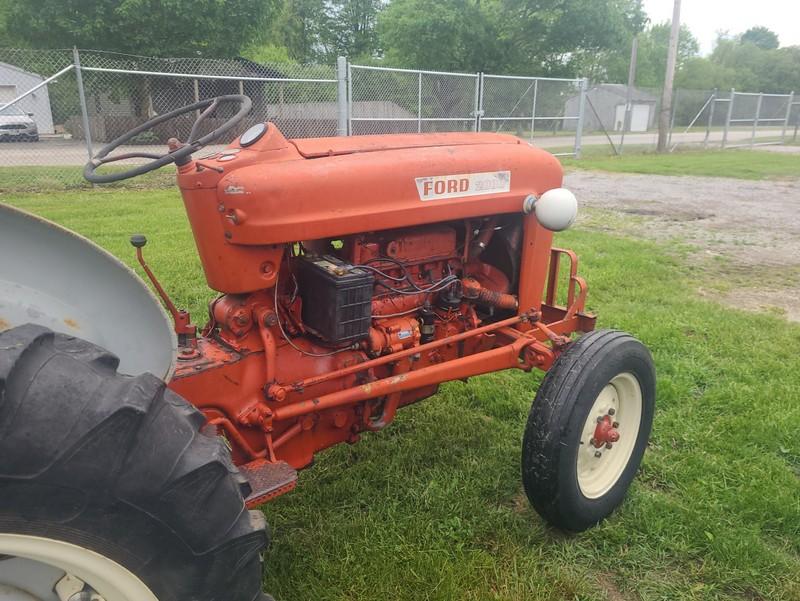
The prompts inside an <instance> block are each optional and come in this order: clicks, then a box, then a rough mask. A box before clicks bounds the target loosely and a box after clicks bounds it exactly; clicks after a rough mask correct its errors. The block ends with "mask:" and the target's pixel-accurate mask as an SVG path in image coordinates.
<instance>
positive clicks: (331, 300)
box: [297, 255, 374, 343]
mask: <svg viewBox="0 0 800 601" xmlns="http://www.w3.org/2000/svg"><path fill="white" fill-rule="evenodd" d="M298 263H299V268H298V270H297V279H298V287H299V289H300V297H301V298H302V299H303V323H304V324H305V325H306V326H307V327H308V328H310V329H311V330H313V331H314V332H315V333H316V334H317V335H318V336H320V337H321V338H323V339H324V340H327V341H328V342H333V343H340V342H349V341H355V340H360V339H362V338H365V337H366V336H367V335H368V334H369V328H370V323H371V321H372V286H373V279H374V278H373V276H372V273H371V272H369V271H368V270H366V269H361V268H359V267H357V266H354V265H351V264H349V263H346V262H344V261H342V260H341V259H338V258H336V257H333V256H330V255H324V256H303V257H300V259H299V261H298Z"/></svg>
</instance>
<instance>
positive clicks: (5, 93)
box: [0, 63, 53, 134]
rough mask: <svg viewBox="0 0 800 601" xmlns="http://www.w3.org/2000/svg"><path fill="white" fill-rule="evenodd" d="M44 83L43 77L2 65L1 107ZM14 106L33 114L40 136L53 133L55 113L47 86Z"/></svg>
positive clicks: (0, 72) (0, 84)
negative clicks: (51, 106) (51, 108)
mask: <svg viewBox="0 0 800 601" xmlns="http://www.w3.org/2000/svg"><path fill="white" fill-rule="evenodd" d="M43 81H44V77H42V76H41V75H37V74H36V73H31V72H30V71H24V70H23V69H20V68H19V67H15V66H14V65H9V64H8V63H0V106H2V105H3V104H5V103H7V102H9V101H11V100H14V98H16V97H17V96H19V95H20V94H23V93H24V92H27V91H28V90H30V89H31V88H33V87H34V86H36V85H37V84H40V83H42V82H43ZM14 106H16V107H18V108H20V109H21V110H23V111H25V112H26V113H32V114H33V117H32V118H33V120H34V121H36V125H37V127H38V128H39V133H40V134H52V133H53V113H52V111H51V110H50V95H49V94H48V92H47V86H43V87H41V88H39V89H38V90H36V91H35V92H33V93H32V94H29V95H28V96H26V97H25V98H23V99H22V100H20V101H19V102H17V103H16V104H15V105H14Z"/></svg>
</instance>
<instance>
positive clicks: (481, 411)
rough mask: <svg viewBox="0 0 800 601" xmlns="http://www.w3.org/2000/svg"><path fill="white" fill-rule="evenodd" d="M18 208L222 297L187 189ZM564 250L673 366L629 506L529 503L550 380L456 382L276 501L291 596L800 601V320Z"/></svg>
mask: <svg viewBox="0 0 800 601" xmlns="http://www.w3.org/2000/svg"><path fill="white" fill-rule="evenodd" d="M731 154H733V153H731ZM737 154H738V153H737ZM726 156H727V155H726ZM769 156H770V158H774V157H773V155H769ZM723 158H724V157H723ZM642 160H646V159H645V158H643V159H642ZM3 200H5V201H6V202H9V203H11V204H14V205H17V206H20V207H24V208H26V209H28V210H31V211H34V212H36V213H39V214H41V215H44V216H45V217H49V218H52V219H55V220H56V221H58V222H60V223H62V224H64V225H66V226H68V227H71V228H74V229H75V230H77V231H79V232H81V233H83V234H85V235H87V236H89V237H90V238H93V239H94V240H96V241H97V242H99V243H100V244H101V245H103V246H105V247H106V248H108V249H109V250H111V251H112V252H114V253H115V254H117V255H119V256H121V257H122V258H123V259H124V260H125V261H126V262H127V263H128V264H131V265H132V264H133V261H132V258H133V253H132V252H131V250H132V249H131V248H130V247H129V246H128V243H127V238H128V236H129V235H130V234H131V233H133V232H144V233H146V234H147V235H148V237H149V239H150V244H149V245H148V247H147V251H146V254H147V256H148V259H149V261H150V263H151V264H152V266H153V267H154V268H155V271H156V273H157V274H158V275H159V276H160V277H161V278H162V282H163V283H164V284H165V285H166V287H167V288H168V289H169V291H170V292H171V293H172V294H173V295H174V297H175V299H176V300H177V302H178V303H179V304H181V305H184V306H189V307H190V308H191V309H192V311H193V312H194V315H195V319H196V320H201V319H202V316H203V315H204V302H205V301H206V300H208V299H209V298H210V297H211V293H210V292H208V291H207V290H206V289H205V286H204V281H203V277H202V273H201V269H200V265H199V262H198V260H197V258H196V256H195V252H194V247H193V243H192V241H191V236H190V233H189V230H188V227H187V223H186V219H185V217H184V215H183V211H182V207H181V205H180V202H179V198H178V195H177V193H176V192H174V191H172V190H157V191H151V192H137V191H120V190H116V191H92V192H90V191H76V192H68V193H62V194H58V195H56V194H36V195H13V196H9V195H6V196H5V197H4V198H3ZM558 243H559V245H563V246H567V247H571V248H574V249H575V250H576V251H578V253H579V255H580V256H581V260H582V264H581V271H582V274H583V275H584V276H586V278H587V280H588V282H589V299H590V305H591V308H592V309H595V310H597V311H598V312H599V315H600V318H599V323H600V325H601V327H616V328H621V329H624V330H628V331H630V332H632V333H634V334H635V335H636V336H638V337H640V338H641V339H642V340H643V341H644V342H645V343H646V344H647V345H648V346H649V347H650V349H651V350H652V352H653V355H654V358H655V362H656V366H657V369H658V408H657V414H656V420H655V428H654V431H653V436H652V441H651V444H650V449H649V451H648V453H647V455H646V458H645V461H644V465H643V467H642V470H641V473H640V475H639V477H638V478H637V480H636V481H635V483H634V485H633V487H632V489H631V492H630V495H629V497H628V499H627V500H626V502H625V503H624V505H623V506H622V507H621V509H620V510H619V511H618V512H617V513H616V514H615V515H614V516H613V517H612V518H611V519H610V520H608V521H607V522H605V523H604V524H602V525H600V526H599V527H597V528H595V529H593V530H591V531H589V532H586V533H583V534H579V535H565V534H562V533H559V532H557V531H554V530H552V529H550V528H548V527H547V526H546V525H545V524H544V523H543V522H542V520H541V519H540V518H539V517H538V516H537V514H536V513H535V512H534V511H532V510H531V509H530V508H529V507H528V506H527V504H526V502H525V500H524V495H523V493H522V488H521V484H520V477H519V464H518V462H519V450H520V449H519V446H520V439H521V436H522V430H523V427H524V423H525V419H526V415H527V411H528V407H529V404H530V401H531V399H532V398H533V395H534V394H535V391H536V388H537V386H538V384H539V382H540V380H541V376H540V375H537V374H532V375H531V374H524V373H518V372H503V373H495V374H490V375H487V376H484V377H479V378H474V379H472V380H470V381H469V382H468V383H462V382H455V383H450V384H447V385H444V386H443V387H442V389H441V392H440V393H439V394H438V395H436V396H435V397H433V398H431V399H429V400H427V401H425V402H423V403H421V404H419V405H417V406H415V407H412V408H410V409H406V410H404V411H402V412H401V413H400V414H399V416H398V419H397V421H396V422H395V423H394V424H393V425H392V426H390V427H389V428H387V430H385V431H383V432H381V433H378V434H369V435H365V436H364V439H363V440H362V442H360V443H359V444H358V445H355V446H347V445H341V446H339V447H337V448H335V449H332V450H331V451H328V452H325V453H322V454H320V455H319V456H318V458H317V462H316V464H315V466H314V467H313V468H312V469H309V470H307V471H305V472H303V473H302V474H301V475H300V484H299V486H298V489H297V491H295V492H294V493H292V494H290V495H287V496H285V497H283V498H281V499H279V500H278V501H276V502H274V503H272V504H269V505H267V506H266V507H265V508H264V512H265V514H266V516H267V519H268V521H269V522H270V523H271V525H272V529H273V547H272V549H271V551H270V552H269V553H268V554H267V557H266V563H265V572H266V576H265V587H266V589H267V590H269V591H271V592H273V594H275V595H276V596H277V598H278V599H313V600H329V599H330V600H334V599H337V600H356V599H359V600H376V601H377V600H381V601H383V600H388V599H391V600H409V601H410V600H414V601H416V600H419V599H436V600H439V599H441V600H452V599H468V600H471V599H476V600H477V599H497V600H501V599H502V600H519V601H522V600H525V601H528V600H552V601H556V600H567V599H569V600H575V599H580V600H582V601H584V600H585V601H590V600H594V601H601V600H605V599H611V600H614V601H618V600H621V599H622V600H636V599H642V600H665V601H667V600H677V599H680V600H684V599H688V600H698V601H700V600H709V601H710V600H718V599H725V600H755V599H762V600H769V601H784V600H785V601H797V600H798V599H800V401H799V399H800V359H798V351H797V349H798V348H800V327H798V326H797V325H794V324H789V323H787V322H785V321H783V320H781V319H779V318H776V317H774V316H768V315H757V314H749V313H744V312H738V311H734V310H731V309H729V308H724V307H722V306H720V305H717V304H713V303H711V302H707V301H704V300H701V299H699V298H698V297H697V296H696V295H695V294H694V292H693V291H694V290H695V289H696V288H697V286H698V285H699V284H700V277H701V275H702V274H703V272H702V271H701V270H700V269H699V268H694V267H692V266H691V265H688V264H684V263H683V262H682V258H681V256H679V255H676V254H675V252H673V251H672V250H668V248H667V247H666V246H664V247H662V246H658V245H656V244H653V243H647V242H642V241H638V240H633V239H628V238H624V237H621V236H616V235H612V234H608V233H602V232H593V231H586V230H583V231H571V232H567V233H564V234H559V235H558Z"/></svg>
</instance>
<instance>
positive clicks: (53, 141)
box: [0, 129, 781, 167]
mask: <svg viewBox="0 0 800 601" xmlns="http://www.w3.org/2000/svg"><path fill="white" fill-rule="evenodd" d="M750 134H751V131H750V129H746V130H738V131H731V132H729V134H728V141H729V142H731V143H736V142H739V143H742V142H746V141H748V140H749V139H750ZM780 135H781V131H780V130H779V129H775V130H759V132H758V136H759V138H766V137H776V136H780ZM704 137H705V133H704V132H689V133H685V134H684V133H676V134H673V136H672V142H673V144H674V143H675V142H680V143H682V144H692V143H694V144H696V143H699V142H702V141H703V139H704ZM721 137H722V133H721V132H713V133H712V136H711V141H712V143H714V142H716V143H717V144H718V143H719V140H720V139H721ZM656 138H657V135H656V134H655V133H643V134H627V135H626V136H625V144H626V145H653V146H654V145H655V143H656ZM612 140H614V143H615V144H617V143H618V141H619V134H615V135H613V136H612ZM534 143H535V144H536V145H537V146H540V147H541V148H547V149H566V148H570V147H571V146H572V145H573V143H574V137H573V136H544V137H541V138H536V139H535V140H534ZM604 144H608V140H607V139H606V137H605V136H603V135H596V134H592V135H588V136H584V137H583V145H584V146H596V145H604ZM99 148H100V145H96V146H95V150H98V149H99ZM220 148H223V145H216V146H210V147H208V150H207V151H208V152H212V151H214V150H217V149H220ZM764 148H768V147H764ZM164 150H165V148H164V147H163V146H130V147H125V146H123V147H122V149H121V150H120V152H158V153H160V152H163V151H164ZM86 157H87V154H86V147H85V146H84V143H83V142H82V141H76V140H65V139H63V138H59V137H49V138H48V137H42V139H41V140H40V141H39V142H2V143H0V166H4V167H24V166H34V165H38V166H77V165H83V164H84V163H85V162H86ZM140 162H141V161H140ZM119 164H120V165H121V164H122V163H119Z"/></svg>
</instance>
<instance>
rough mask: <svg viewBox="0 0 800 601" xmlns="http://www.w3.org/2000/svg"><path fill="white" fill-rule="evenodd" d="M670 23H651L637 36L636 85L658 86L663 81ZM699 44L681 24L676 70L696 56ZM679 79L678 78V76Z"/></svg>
mask: <svg viewBox="0 0 800 601" xmlns="http://www.w3.org/2000/svg"><path fill="white" fill-rule="evenodd" d="M669 30H670V24H669V22H666V23H658V24H656V25H652V26H651V27H650V28H649V29H648V30H647V31H645V32H644V34H642V35H641V36H640V38H639V56H638V60H637V68H636V85H638V86H644V87H652V88H660V87H661V85H662V84H663V82H664V72H665V71H666V68H667V46H668V45H669ZM699 48H700V46H699V44H698V43H697V39H696V38H695V37H694V36H693V35H692V32H691V31H689V28H688V27H686V26H685V25H681V31H680V34H679V36H678V58H677V67H676V69H677V72H678V73H679V74H680V72H681V70H682V69H683V68H684V66H685V65H686V64H687V62H689V61H690V60H691V59H693V58H694V57H696V56H697V52H698V50H699ZM678 79H680V78H678Z"/></svg>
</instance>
